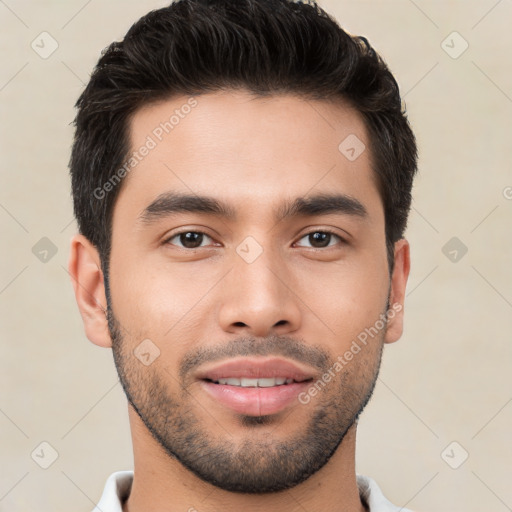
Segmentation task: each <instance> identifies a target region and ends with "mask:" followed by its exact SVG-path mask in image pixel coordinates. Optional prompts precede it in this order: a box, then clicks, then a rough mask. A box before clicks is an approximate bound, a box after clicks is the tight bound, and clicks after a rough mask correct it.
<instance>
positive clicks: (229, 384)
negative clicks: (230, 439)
mask: <svg viewBox="0 0 512 512" xmlns="http://www.w3.org/2000/svg"><path fill="white" fill-rule="evenodd" d="M196 377H197V379H198V380H199V381H200V382H201V386H202V389H203V390H204V391H205V392H206V393H207V394H208V396H209V397H210V398H211V399H212V400H213V401H214V403H215V404H216V405H217V406H219V405H220V406H221V407H222V408H225V407H227V408H229V409H231V410H232V411H234V412H236V413H239V414H244V415H247V416H265V415H270V414H277V413H279V412H281V411H282V410H283V409H285V408H287V407H290V406H292V405H297V404H298V400H297V397H298V395H299V393H300V392H301V391H304V390H305V389H306V388H307V386H308V385H309V383H310V382H311V381H312V380H313V378H314V373H313V371H312V370H311V369H310V368H307V367H304V366H301V365H298V364H296V363H294V362H291V361H288V360H284V359H276V358H273V359H262V358H252V359H247V358H244V359H234V360H231V361H228V362H224V363H221V364H219V365H216V366H211V367H208V368H205V369H203V371H201V372H199V373H198V375H197V376H196Z"/></svg>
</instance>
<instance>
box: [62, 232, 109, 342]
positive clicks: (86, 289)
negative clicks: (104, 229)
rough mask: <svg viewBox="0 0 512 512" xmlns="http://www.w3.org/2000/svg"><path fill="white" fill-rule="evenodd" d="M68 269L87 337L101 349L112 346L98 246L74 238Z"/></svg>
mask: <svg viewBox="0 0 512 512" xmlns="http://www.w3.org/2000/svg"><path fill="white" fill-rule="evenodd" d="M68 270H69V273H70V275H71V281H72V283H73V288H74V291H75V297H76V302H77V305H78V309H79V310H80V314H81V316H82V321H83V323H84V329H85V334H86V336H87V338H88V339H89V340H90V341H92V342H93V343H94V344H96V345H98V346H100V347H111V346H112V340H111V338H110V332H109V330H108V321H107V316H106V310H107V301H106V296H105V283H104V276H103V272H102V271H101V260H100V257H99V253H98V250H97V249H96V247H95V246H94V245H93V244H91V242H90V241H89V240H88V239H87V238H85V237H84V236H83V235H80V234H77V235H75V236H74V237H73V238H72V239H71V249H70V256H69V263H68Z"/></svg>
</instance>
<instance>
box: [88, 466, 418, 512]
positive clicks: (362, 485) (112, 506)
mask: <svg viewBox="0 0 512 512" xmlns="http://www.w3.org/2000/svg"><path fill="white" fill-rule="evenodd" d="M132 481H133V471H117V472H115V473H112V474H111V475H110V476H109V477H108V479H107V482H106V484H105V488H104V490H103V494H102V495H101V499H100V501H99V502H98V504H97V505H96V507H95V508H94V510H93V511H92V512H123V506H122V503H123V502H124V501H125V500H126V498H128V496H129V495H130V490H131V488H132ZM357 486H358V487H359V495H360V496H361V499H362V501H363V502H364V503H365V504H366V505H367V506H368V508H369V510H370V512H411V511H410V510H408V509H406V508H402V507H396V506H395V505H393V504H391V503H390V502H389V501H388V500H387V499H386V498H385V497H384V495H383V494H382V491H381V490H380V489H379V486H378V485H377V482H375V480H373V479H372V478H369V477H367V476H363V475H357Z"/></svg>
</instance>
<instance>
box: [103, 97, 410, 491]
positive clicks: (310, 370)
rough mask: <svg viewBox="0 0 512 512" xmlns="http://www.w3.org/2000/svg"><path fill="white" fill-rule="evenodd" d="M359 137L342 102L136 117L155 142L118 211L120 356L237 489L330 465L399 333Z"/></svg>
mask: <svg viewBox="0 0 512 512" xmlns="http://www.w3.org/2000/svg"><path fill="white" fill-rule="evenodd" d="M187 104H188V105H189V106H191V107H190V108H186V107H184V106H185V105H187ZM176 110H178V112H179V115H177V116H176V117H175V119H174V120H173V125H172V129H170V128H169V125H167V130H168V132H169V133H166V131H165V130H164V129H163V128H162V126H166V125H165V124H161V123H165V122H166V121H169V119H170V116H171V115H172V114H173V113H174V112H175V111H176ZM178 119H179V120H178ZM354 135H355V136H356V137H357V138H358V139H359V141H360V142H358V146H357V147H356V151H357V152H359V151H360V149H361V148H362V147H363V146H362V145H361V144H360V143H362V144H364V145H365V147H366V148H369V141H368V137H367V132H366V130H365V127H364V123H363V122H362V120H361V118H360V116H359V115H358V114H357V113H356V112H355V111H354V110H352V109H350V108H348V107H347V106H344V105H343V104H339V103H337V104H332V103H327V102H320V101H305V100H303V99H299V98H296V97H293V96H288V95H287V96H272V97H269V98H265V99H263V98H256V97H254V96H252V95H250V94H249V93H244V92H226V91H225V92H222V93H218V94H207V95H203V96H197V97H196V98H195V100H194V101H193V102H191V101H190V98H187V97H181V98H174V99H172V100H169V101H165V102H161V103H158V104H153V105H151V106H147V107H145V108H143V109H141V110H139V111H138V112H137V113H136V114H135V115H134V117H133V119H132V121H131V143H132V150H133V151H137V150H139V149H140V148H141V147H143V146H146V147H148V148H150V149H149V150H148V151H147V152H146V151H144V150H142V151H140V152H139V154H140V153H147V154H146V156H144V157H143V158H142V159H141V161H140V162H138V163H137V165H136V166H135V167H133V170H131V171H130V172H129V173H128V174H127V176H126V177H125V179H124V182H123V184H122V189H121V191H120V193H119V196H118V199H117V201H116V204H115V208H114V214H113V237H112V250H111V258H110V277H109V288H110V300H109V305H108V312H109V329H110V335H111V337H112V347H113V351H114V357H115V363H116V366H117V369H118V372H119V375H120V379H121V382H122V385H123V387H124V390H125V392H126V394H127V397H128V400H129V402H130V404H131V405H132V406H133V408H134V409H135V410H136V411H137V413H138V415H139V416H140V418H141V419H142V421H143V422H144V424H145V425H146V427H147V428H148V430H149V431H150V432H151V434H152V435H153V437H154V438H155V439H156V440H157V441H158V442H159V443H160V445H161V447H162V449H163V450H164V451H165V452H166V453H167V454H169V455H170V456H171V457H174V458H176V459H178V460H179V461H180V462H181V463H182V464H183V465H184V466H185V467H187V468H188V469H189V470H191V471H192V472H193V473H194V474H196V475H197V476H199V477H200V478H202V479H203V480H205V481H207V482H210V483H212V484H214V485H216V486H218V487H221V488H223V489H226V490H230V491H235V492H249V493H262V492H271V491H278V490H282V489H285V488H289V487H292V486H294V485H297V484H298V483H300V482H302V481H304V480H305V479H306V478H308V477H309V476H310V475H311V474H313V473H315V472H316V471H318V470H319V469H320V468H322V467H323V466H324V465H325V464H326V463H327V462H328V460H329V458H330V457H331V456H332V455H333V453H335V451H336V448H337V447H338V445H339V444H340V442H341V441H342V439H343V437H344V435H345V433H346V432H347V430H348V429H349V428H350V427H351V426H352V425H354V422H355V421H356V419H357V416H358V414H359V413H360V412H361V410H362V409H363V407H364V406H365V404H366V402H367V400H368V399H369V397H370V395H371V392H372V390H373V386H374V383H375V380H376V378H377V374H378V369H379V363H380V356H381V350H382V346H383V343H384V342H385V341H394V339H391V338H393V335H391V334H390V327H391V325H392V323H393V322H394V323H396V322H399V320H398V319H397V317H395V318H394V319H393V320H391V318H392V317H391V316H389V319H388V320H387V322H386V313H387V308H388V300H391V302H390V304H389V305H391V304H392V303H393V302H392V301H393V281H392V280H390V275H389V272H388V264H387V259H386V240H385V224H384V210H383V205H382V201H381V198H380V196H379V193H378V190H377V185H376V181H375V176H374V173H373V170H372V167H371V165H372V164H371V157H370V154H369V153H370V151H369V150H368V149H366V150H364V151H363V152H362V153H361V154H360V155H359V157H358V158H356V159H354V158H353V156H354V155H353V152H351V151H350V148H349V149H348V153H347V149H346V148H345V146H343V145H342V150H340V149H339V147H340V144H341V143H342V142H343V141H344V140H345V139H347V137H349V136H351V137H352V139H348V140H352V141H354V140H356V139H354V138H353V137H354ZM343 148H345V149H343ZM347 155H348V156H350V157H351V158H347ZM183 196H190V197H188V198H184V197H183ZM390 290H391V294H390ZM395 296H396V294H395ZM383 319H384V321H383ZM399 328H400V327H399ZM372 329H373V330H372ZM396 330H397V328H396V327H393V330H392V332H396ZM369 332H370V333H371V335H369V334H368V333H369ZM364 333H366V340H365V342H364V343H363V341H362V340H363V339H364V338H365V336H364ZM395 338H396V336H395ZM356 346H357V347H358V348H359V350H357V349H356V348H355V347H356ZM350 353H351V354H352V356H350ZM315 390H316V391H315Z"/></svg>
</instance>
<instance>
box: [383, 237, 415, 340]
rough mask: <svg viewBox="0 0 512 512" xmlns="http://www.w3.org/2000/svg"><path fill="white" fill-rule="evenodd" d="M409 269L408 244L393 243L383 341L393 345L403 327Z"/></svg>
mask: <svg viewBox="0 0 512 512" xmlns="http://www.w3.org/2000/svg"><path fill="white" fill-rule="evenodd" d="M410 267H411V261H410V254H409V242H408V241H407V240H405V239H403V238H402V239H401V240H398V242H395V264H394V267H393V273H392V275H391V289H390V293H389V311H388V325H387V331H386V336H385V338H384V341H385V342H386V343H393V342H395V341H397V340H398V339H400V336H402V332H403V325H404V302H405V287H406V285H407V278H408V277H409V270H410Z"/></svg>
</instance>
